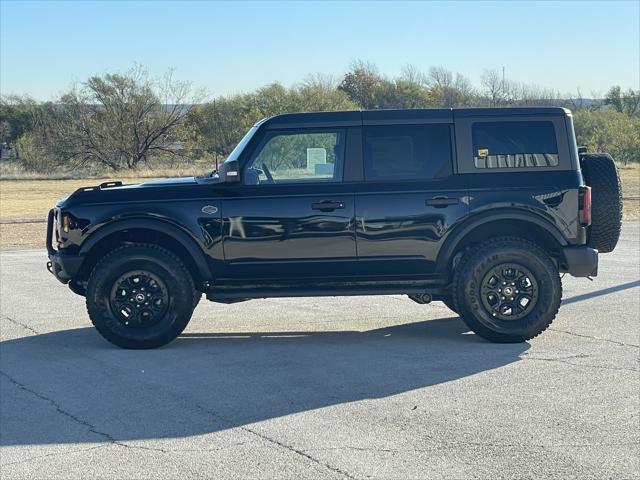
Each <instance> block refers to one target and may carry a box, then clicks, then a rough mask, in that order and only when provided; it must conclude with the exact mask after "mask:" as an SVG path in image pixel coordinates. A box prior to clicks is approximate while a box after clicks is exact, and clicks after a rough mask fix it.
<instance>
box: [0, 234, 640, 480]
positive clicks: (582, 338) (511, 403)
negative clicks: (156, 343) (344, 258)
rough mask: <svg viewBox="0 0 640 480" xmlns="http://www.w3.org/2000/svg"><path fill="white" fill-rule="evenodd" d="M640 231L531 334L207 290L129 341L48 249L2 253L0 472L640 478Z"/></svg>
mask: <svg viewBox="0 0 640 480" xmlns="http://www.w3.org/2000/svg"><path fill="white" fill-rule="evenodd" d="M639 239H640V224H639V223H637V222H634V223H625V225H624V229H623V236H622V240H621V243H620V244H619V246H618V248H617V249H616V251H615V252H614V253H612V254H608V255H602V256H601V263H600V275H599V276H598V277H597V278H596V279H594V281H589V280H587V279H575V278H571V277H568V276H566V277H565V278H564V279H563V286H564V300H563V306H562V308H561V310H560V313H559V315H558V317H557V318H556V320H555V322H554V323H553V325H552V326H551V328H550V330H548V331H547V332H545V333H543V334H542V335H541V336H540V337H538V338H536V339H534V340H532V341H531V342H528V343H523V344H515V345H513V344H512V345H497V344H491V343H489V342H487V341H484V340H483V339H481V338H479V337H477V336H476V335H474V334H472V333H470V332H468V331H467V329H466V328H465V326H464V324H463V323H462V321H461V320H460V319H459V318H457V316H456V315H455V314H454V313H453V312H451V311H450V310H448V309H447V308H446V307H445V306H444V305H443V304H441V303H439V302H434V303H433V304H431V305H426V306H424V305H418V304H416V303H414V302H412V301H411V300H409V299H408V298H406V297H403V296H381V297H344V298H291V299H269V300H253V301H249V302H246V303H239V304H235V305H221V304H214V303H210V302H207V301H202V302H201V303H200V305H199V306H198V307H197V309H196V311H195V313H194V318H193V320H192V321H191V323H190V324H189V326H188V328H187V330H186V331H185V333H184V334H183V335H182V336H181V337H180V338H178V339H177V340H176V341H174V342H173V343H171V344H170V345H168V346H167V347H164V348H161V349H158V350H151V351H126V350H121V349H118V348H116V347H113V346H111V345H110V344H109V343H107V342H106V341H104V340H103V339H102V338H101V337H100V336H99V335H98V334H97V332H96V331H95V330H94V329H93V327H92V326H91V324H90V322H89V319H88V317H87V315H86V312H85V308H84V301H83V300H84V299H83V298H82V297H79V296H76V295H74V294H73V293H71V291H69V290H68V289H67V288H66V287H65V286H63V285H62V284H59V283H58V282H57V281H55V279H54V278H53V277H52V276H51V275H50V274H49V273H48V272H47V271H46V269H45V265H44V264H45V260H46V256H45V252H44V251H17V252H6V253H2V254H0V271H1V277H0V281H1V285H0V293H1V300H0V302H1V303H0V311H1V320H0V334H1V343H0V477H2V478H3V479H4V478H7V479H9V478H11V479H20V478H29V479H44V478H56V479H66V478H105V479H111V478H113V479H123V478H127V479H132V478H180V479H183V478H196V479H197V478H234V479H235V478H258V479H267V478H291V479H294V478H295V479H322V478H357V479H366V478H397V479H413V478H443V479H454V478H482V479H497V478H539V477H544V478H558V479H567V478H580V479H585V478H616V479H619V478H639V477H640V460H639V459H640V374H639V352H640V350H639V345H640V326H639V323H640V288H639V287H640V244H639Z"/></svg>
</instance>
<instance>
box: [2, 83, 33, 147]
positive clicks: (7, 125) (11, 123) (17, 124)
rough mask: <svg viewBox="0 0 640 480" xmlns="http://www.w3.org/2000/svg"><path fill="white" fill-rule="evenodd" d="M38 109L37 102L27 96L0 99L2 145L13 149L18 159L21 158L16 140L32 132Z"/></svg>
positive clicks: (10, 96) (11, 96)
mask: <svg viewBox="0 0 640 480" xmlns="http://www.w3.org/2000/svg"><path fill="white" fill-rule="evenodd" d="M37 109H38V104H37V103H36V101H35V100H33V99H31V98H29V97H26V96H25V97H20V96H17V95H9V96H3V97H0V143H7V145H8V146H9V147H10V148H13V149H14V150H15V153H16V157H17V158H20V148H19V147H18V146H17V145H16V140H17V139H18V138H20V137H21V136H22V135H24V134H25V133H27V132H29V131H31V130H32V128H33V122H34V115H35V113H36V110H37Z"/></svg>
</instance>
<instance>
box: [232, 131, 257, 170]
mask: <svg viewBox="0 0 640 480" xmlns="http://www.w3.org/2000/svg"><path fill="white" fill-rule="evenodd" d="M257 130H258V127H257V126H256V125H254V126H253V127H251V128H250V129H249V131H248V132H247V133H246V134H245V136H244V137H242V140H240V142H239V143H238V144H237V145H236V148H234V149H233V151H232V152H231V153H230V154H229V156H228V157H227V159H226V160H225V163H226V162H230V161H232V160H238V157H239V156H240V154H241V153H242V151H243V150H244V147H246V146H247V143H249V140H251V139H252V138H253V136H254V135H255V133H256V131H257Z"/></svg>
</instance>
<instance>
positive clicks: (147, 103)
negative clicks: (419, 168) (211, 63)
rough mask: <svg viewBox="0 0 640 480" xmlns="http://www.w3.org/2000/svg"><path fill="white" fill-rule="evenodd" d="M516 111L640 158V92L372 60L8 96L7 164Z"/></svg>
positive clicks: (119, 165)
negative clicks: (332, 116)
mask: <svg viewBox="0 0 640 480" xmlns="http://www.w3.org/2000/svg"><path fill="white" fill-rule="evenodd" d="M518 106H560V107H566V108H569V109H570V110H572V111H573V113H574V124H575V129H576V136H577V140H578V143H579V144H580V145H585V146H587V147H588V149H589V150H590V151H594V152H595V151H606V152H609V153H611V154H612V155H613V157H614V158H615V159H616V160H617V161H618V162H620V163H622V164H628V163H630V162H638V161H640V90H637V91H636V90H633V89H629V90H626V91H623V90H622V89H621V88H620V87H619V86H612V87H611V88H610V89H609V90H608V91H607V93H606V95H605V96H604V97H603V98H601V99H597V98H590V99H587V98H584V97H583V95H582V94H581V92H580V91H579V90H576V94H575V95H561V94H560V92H558V91H557V90H553V89H547V88H541V87H538V86H536V85H532V84H527V83H521V82H517V81H514V80H511V79H508V78H504V76H503V74H502V73H501V72H500V71H498V70H486V71H485V72H484V73H483V75H482V76H481V81H480V84H479V85H473V84H472V83H471V82H470V81H469V80H468V78H466V77H465V76H464V75H462V74H460V73H455V72H452V71H450V70H448V69H446V68H444V67H431V68H429V69H428V70H427V71H425V72H423V71H421V70H419V69H417V68H415V67H413V66H407V67H405V68H404V69H403V71H402V73H401V74H400V75H399V76H396V77H388V76H386V75H383V74H382V73H380V72H379V71H378V70H377V68H376V67H375V66H374V65H372V64H370V63H364V62H356V63H354V64H353V65H352V67H351V68H350V69H349V71H347V72H346V73H345V74H344V75H342V76H341V77H338V78H334V77H330V76H326V75H321V74H316V75H310V76H308V77H306V79H305V80H303V81H301V82H300V83H298V84H296V85H293V86H290V87H286V86H284V85H282V84H280V83H278V82H274V83H271V84H268V85H265V86H264V87H261V88H258V89H256V90H253V91H251V92H246V93H240V94H235V95H228V96H220V97H215V98H211V99H207V96H206V94H205V92H203V91H200V90H195V89H194V88H193V87H192V85H191V83H190V82H186V81H181V80H177V79H175V78H174V76H173V74H172V73H171V72H169V73H167V74H165V75H163V76H162V77H158V78H156V77H151V76H150V75H149V74H148V73H147V72H146V70H145V69H144V68H142V67H140V66H137V67H134V68H132V69H131V70H129V71H127V72H126V73H117V74H104V75H96V76H92V77H90V78H88V79H87V80H86V81H85V82H81V83H78V84H76V85H74V86H73V87H72V88H70V89H69V91H67V92H65V93H64V94H62V95H61V96H60V97H59V98H57V99H56V100H55V101H51V102H37V101H35V100H33V99H30V98H29V97H27V96H15V95H13V96H4V97H2V98H0V142H1V143H2V159H3V160H4V161H12V162H15V163H17V164H18V165H19V166H20V167H21V168H23V169H24V170H26V171H36V172H47V171H51V169H54V168H57V169H64V170H68V171H74V170H85V169H91V170H94V171H95V170H96V169H101V168H102V169H106V170H112V171H117V170H122V169H135V168H138V167H140V166H147V167H152V168H153V167H154V166H162V167H165V168H166V167H184V166H187V165H194V166H195V165H206V166H207V167H209V166H211V165H214V164H215V165H217V163H218V162H219V161H221V160H223V159H224V158H225V157H226V156H227V155H228V154H229V153H230V152H231V150H232V149H233V148H234V147H235V145H236V144H237V143H238V141H239V140H240V139H241V138H242V136H243V135H244V134H245V133H246V131H247V130H248V129H249V128H250V127H251V126H252V125H253V124H255V123H256V122H257V121H258V120H260V119H261V118H265V117H270V116H273V115H278V114H281V113H292V112H317V111H337V110H360V109H367V110H369V109H388V108H460V107H518Z"/></svg>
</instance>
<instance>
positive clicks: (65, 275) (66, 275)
mask: <svg viewBox="0 0 640 480" xmlns="http://www.w3.org/2000/svg"><path fill="white" fill-rule="evenodd" d="M54 221H55V210H54V209H51V210H50V211H49V216H48V217H47V240H46V242H47V245H46V246H47V254H48V257H49V261H48V262H47V270H49V271H50V272H51V273H52V274H53V276H54V277H56V279H58V280H59V281H60V282H62V283H65V284H66V283H69V280H71V279H72V278H73V277H75V276H76V274H77V273H78V272H79V271H80V267H81V266H82V261H83V260H84V257H82V256H80V255H70V254H66V253H64V252H61V251H59V250H56V249H55V248H53V235H54V230H55V226H54Z"/></svg>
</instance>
